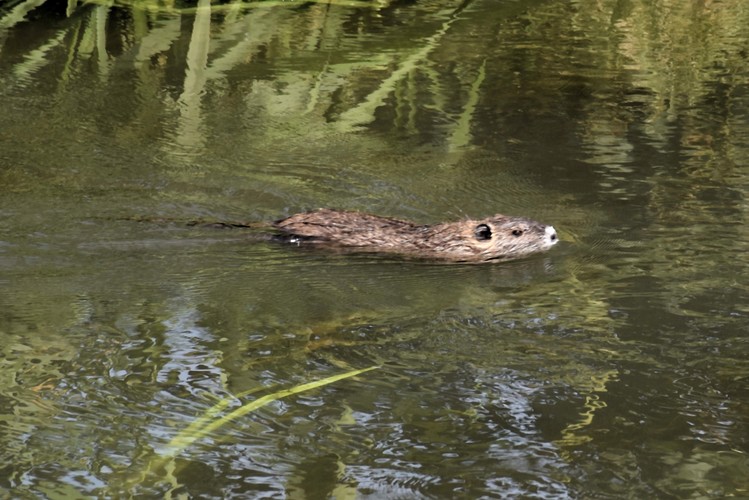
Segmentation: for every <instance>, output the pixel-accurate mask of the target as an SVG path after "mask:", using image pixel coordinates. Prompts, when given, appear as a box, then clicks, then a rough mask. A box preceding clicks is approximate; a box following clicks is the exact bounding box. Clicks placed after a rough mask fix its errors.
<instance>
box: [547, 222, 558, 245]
mask: <svg viewBox="0 0 749 500" xmlns="http://www.w3.org/2000/svg"><path fill="white" fill-rule="evenodd" d="M545 232H546V240H547V241H548V242H549V245H556V244H557V243H558V242H559V237H558V236H557V230H556V229H554V226H546V229H545Z"/></svg>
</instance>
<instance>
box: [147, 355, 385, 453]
mask: <svg viewBox="0 0 749 500" xmlns="http://www.w3.org/2000/svg"><path fill="white" fill-rule="evenodd" d="M375 368H379V366H370V367H369V368H362V369H361V370H353V371H350V372H346V373H341V374H338V375H333V376H332V377H327V378H324V379H321V380H315V381H313V382H307V383H306V384H302V385H297V386H296V387H292V388H290V389H284V390H281V391H277V392H274V393H272V394H266V395H265V396H263V397H261V398H258V399H256V400H254V401H251V402H249V403H247V404H245V405H242V406H241V407H239V408H237V409H236V410H234V411H232V412H231V413H228V414H227V415H224V416H223V417H217V418H215V419H214V420H213V421H210V422H207V423H205V422H206V420H208V419H210V418H211V417H212V416H214V415H216V413H218V411H220V409H222V408H224V407H225V406H226V405H227V404H228V403H229V400H223V401H220V402H219V403H217V404H216V405H215V406H213V407H211V408H210V409H208V411H207V412H206V414H205V415H204V416H202V417H200V418H198V420H196V421H195V422H194V423H193V424H192V425H189V426H188V427H187V428H186V429H185V430H183V431H182V432H180V433H179V434H178V435H176V436H175V437H174V439H172V440H171V441H170V442H169V444H168V445H167V447H166V449H165V450H164V452H163V453H162V456H163V457H173V456H176V455H177V454H179V453H181V452H182V451H183V450H184V449H185V448H187V447H188V446H190V445H191V444H192V443H194V442H195V441H197V440H198V439H201V438H203V437H205V436H207V435H208V434H210V433H211V432H213V431H215V430H216V429H218V428H219V427H221V426H223V425H224V424H227V423H229V422H231V421H232V420H235V419H237V418H239V417H242V416H244V415H247V414H248V413H250V412H253V411H255V410H257V409H258V408H262V407H263V406H265V405H267V404H269V403H272V402H273V401H277V400H279V399H283V398H285V397H288V396H293V395H294V394H299V393H302V392H305V391H310V390H312V389H317V388H318V387H323V386H325V385H328V384H332V383H333V382H338V381H339V380H343V379H346V378H350V377H355V376H356V375H360V374H362V373H364V372H368V371H370V370H374V369H375ZM200 424H203V425H200Z"/></svg>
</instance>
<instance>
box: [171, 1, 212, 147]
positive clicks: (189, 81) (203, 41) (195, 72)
mask: <svg viewBox="0 0 749 500" xmlns="http://www.w3.org/2000/svg"><path fill="white" fill-rule="evenodd" d="M210 38H211V0H199V2H198V10H197V12H196V13H195V21H194V22H193V25H192V36H191V37H190V48H189V49H188V51H187V70H186V71H185V88H184V90H183V91H182V95H180V96H179V101H178V102H179V108H180V116H179V118H180V120H179V127H178V132H177V138H176V139H177V142H178V143H179V144H180V145H182V146H191V147H196V146H199V145H201V144H203V138H202V137H201V134H200V97H201V94H202V93H203V90H204V88H205V82H206V66H207V65H208V45H209V42H210Z"/></svg>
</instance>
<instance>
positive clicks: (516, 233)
mask: <svg viewBox="0 0 749 500" xmlns="http://www.w3.org/2000/svg"><path fill="white" fill-rule="evenodd" d="M512 235H513V236H522V235H523V231H522V229H513V230H512Z"/></svg>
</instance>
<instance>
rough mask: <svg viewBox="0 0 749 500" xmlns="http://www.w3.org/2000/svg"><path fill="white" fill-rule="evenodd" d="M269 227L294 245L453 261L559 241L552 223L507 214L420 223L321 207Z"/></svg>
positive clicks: (522, 251) (514, 253)
mask: <svg viewBox="0 0 749 500" xmlns="http://www.w3.org/2000/svg"><path fill="white" fill-rule="evenodd" d="M273 227H274V228H275V229H277V230H279V231H281V232H282V233H283V234H284V236H283V237H282V238H283V239H284V241H288V242H291V243H295V244H297V245H303V244H313V245H316V246H327V247H338V248H346V249H349V250H356V251H362V252H387V253H395V254H400V255H406V256H412V257H418V258H424V259H438V260H445V261H453V262H484V261H491V260H509V259H517V258H519V257H525V256H526V255H530V254H533V253H537V252H543V251H545V250H548V249H549V248H551V247H552V246H554V245H556V244H557V242H558V238H557V232H556V231H555V230H554V228H553V227H552V226H547V225H544V224H541V223H539V222H536V221H533V220H530V219H525V218H522V217H508V216H506V215H495V216H493V217H489V218H487V219H483V220H462V221H459V222H448V223H443V224H435V225H433V226H425V225H417V224H413V223H411V222H407V221H403V220H398V219H392V218H389V217H379V216H377V215H370V214H366V213H360V212H346V211H339V210H330V209H320V210H315V211H312V212H304V213H300V214H296V215H292V216H291V217H288V218H286V219H281V220H279V221H276V222H275V223H274V224H273Z"/></svg>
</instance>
